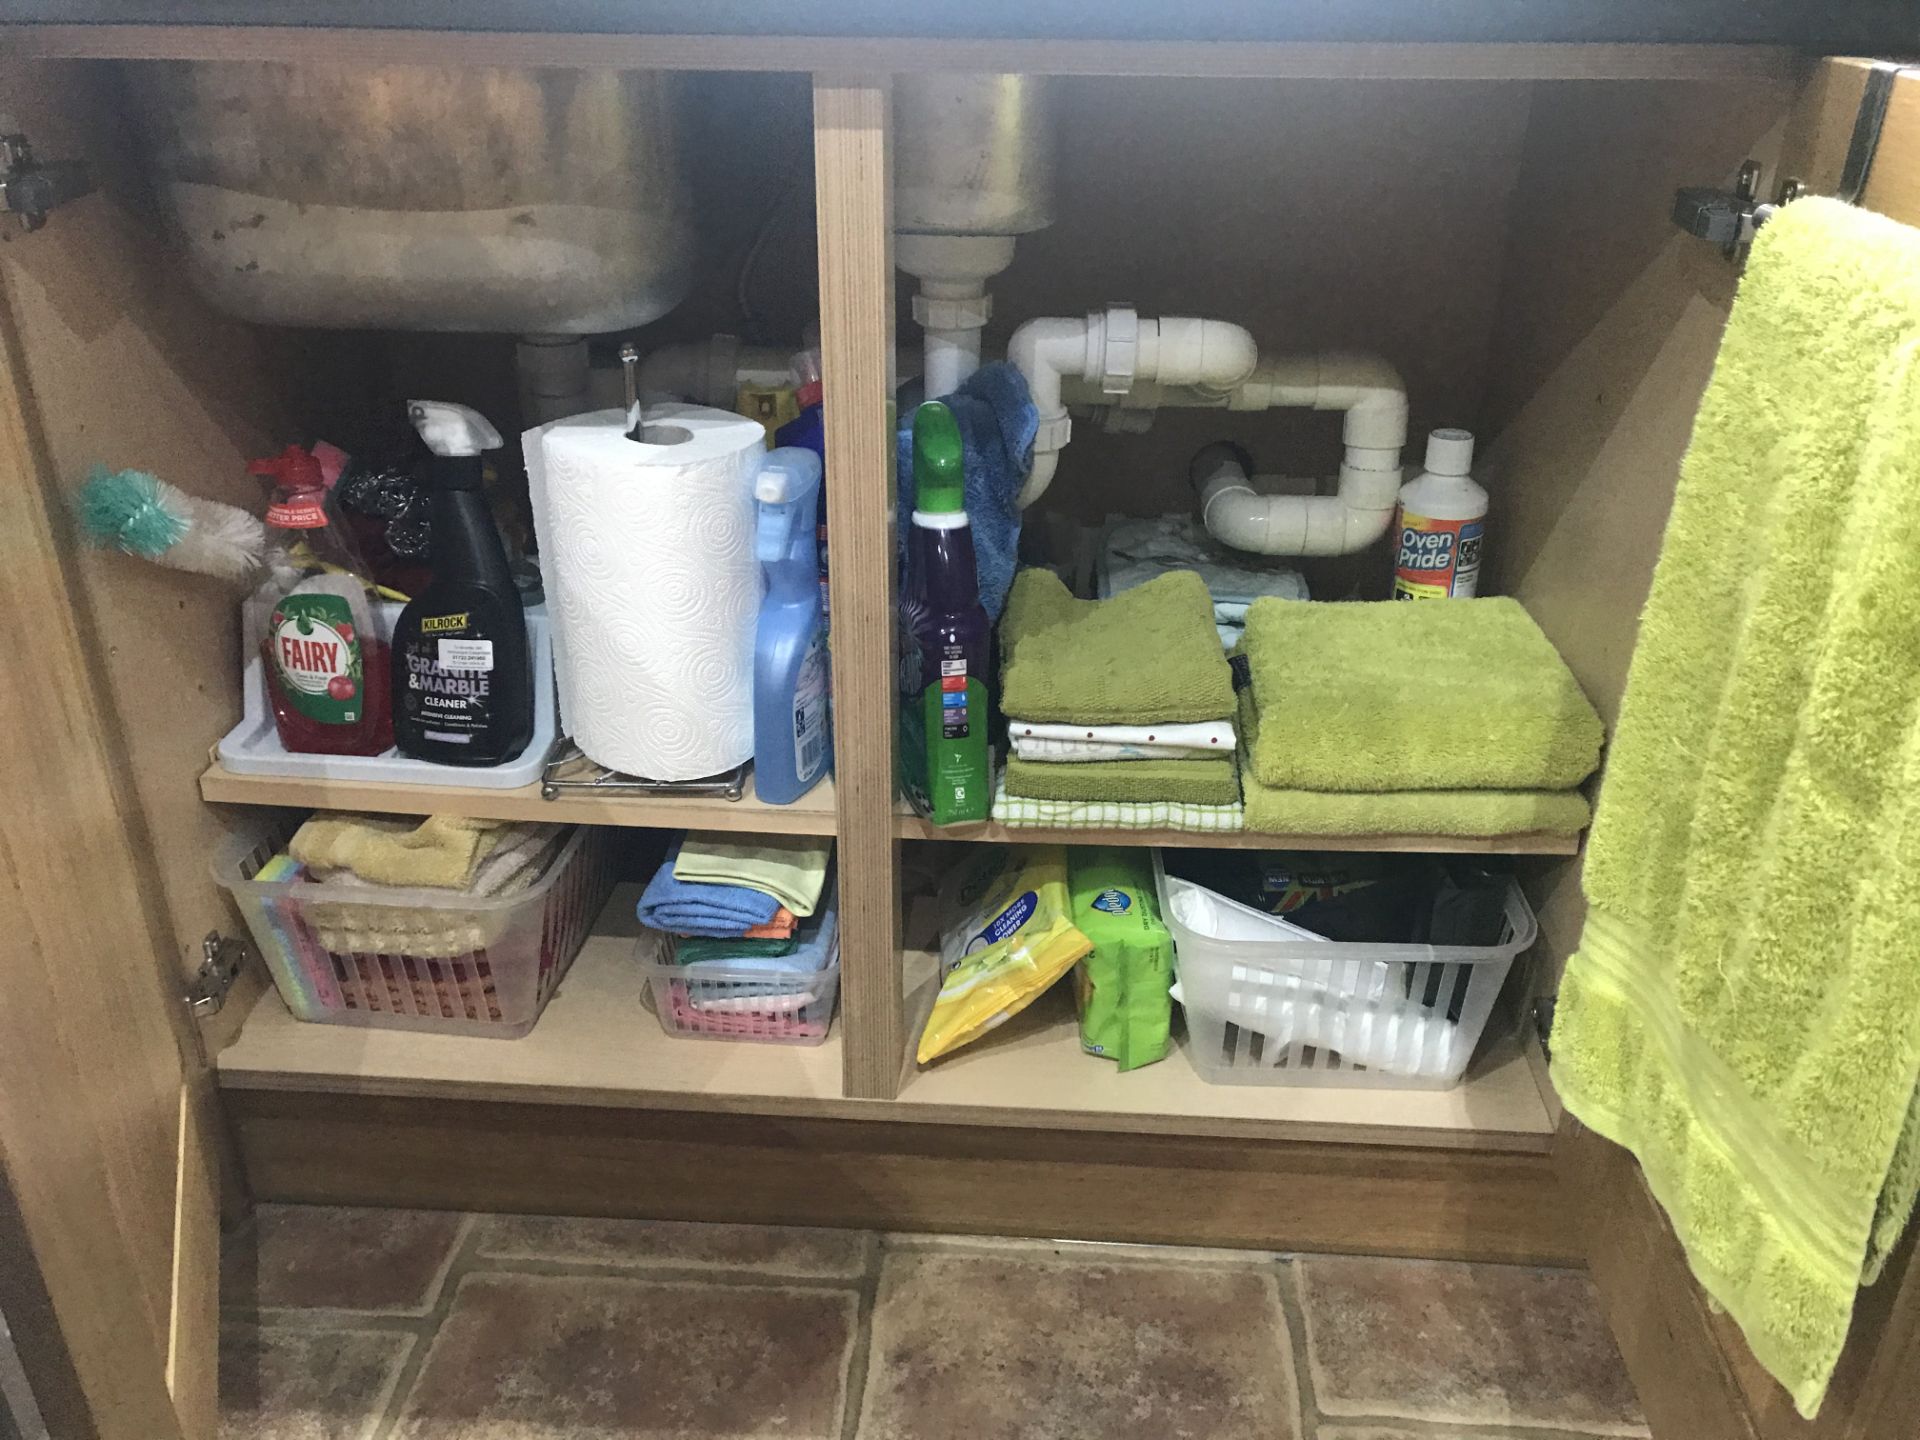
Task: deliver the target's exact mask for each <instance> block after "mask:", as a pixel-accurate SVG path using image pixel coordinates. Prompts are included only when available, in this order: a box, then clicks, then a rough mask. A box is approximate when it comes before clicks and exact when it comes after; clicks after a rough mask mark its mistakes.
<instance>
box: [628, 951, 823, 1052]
mask: <svg viewBox="0 0 1920 1440" xmlns="http://www.w3.org/2000/svg"><path fill="white" fill-rule="evenodd" d="M637 955H638V959H639V964H640V973H641V976H642V978H644V979H645V980H646V982H647V988H648V989H649V990H650V991H651V992H652V999H653V1010H654V1013H655V1014H656V1015H658V1016H659V1017H660V1028H661V1029H662V1030H665V1031H666V1032H667V1034H669V1035H674V1036H678V1037H681V1038H683V1039H706V1040H757V1041H762V1042H765V1043H767V1044H773V1045H819V1044H823V1043H824V1042H825V1041H826V1038H827V1031H828V1030H829V1029H830V1028H831V1027H832V1025H833V1006H834V1002H835V1001H836V1000H837V999H838V998H839V996H840V954H839V950H838V947H837V946H836V947H835V951H834V955H833V958H832V959H831V960H830V961H828V963H827V964H826V965H825V966H823V967H822V968H820V969H818V970H808V971H777V970H769V969H764V968H753V967H748V966H740V965H721V964H718V963H715V962H711V961H703V962H702V963H701V964H699V965H680V964H676V963H675V961H674V959H673V947H672V942H671V940H670V939H669V938H668V937H667V936H665V935H663V934H661V933H660V932H659V931H649V932H647V933H646V934H644V935H642V936H641V937H640V941H639V945H638V947H637Z"/></svg>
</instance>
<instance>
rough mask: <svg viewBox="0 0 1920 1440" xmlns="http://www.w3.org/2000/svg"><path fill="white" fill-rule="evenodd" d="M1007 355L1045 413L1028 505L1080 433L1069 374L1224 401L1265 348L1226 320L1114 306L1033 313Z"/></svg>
mask: <svg viewBox="0 0 1920 1440" xmlns="http://www.w3.org/2000/svg"><path fill="white" fill-rule="evenodd" d="M1007 359H1008V360H1010V361H1011V362H1012V363H1013V365H1014V367H1015V368H1016V369H1018V370H1019V371H1020V373H1021V374H1022V375H1024V376H1025V377H1026V380H1027V389H1028V391H1029V392H1030V394H1031V395H1032V398H1033V404H1034V408H1035V409H1036V410H1038V411H1039V412H1040V429H1039V432H1038V434H1036V435H1035V437H1034V442H1033V466H1032V468H1031V469H1030V470H1029V471H1028V472H1027V483H1026V485H1025V486H1024V487H1023V488H1022V489H1021V491H1020V496H1019V504H1020V505H1022V506H1027V505H1031V504H1032V503H1033V502H1034V501H1036V500H1038V499H1039V498H1040V497H1041V496H1042V495H1043V494H1045V493H1046V489H1047V486H1048V485H1050V484H1052V483H1053V475H1054V471H1055V470H1056V469H1058V468H1059V464H1060V452H1061V450H1063V449H1065V448H1066V444H1067V441H1068V440H1069V439H1071V438H1072V435H1073V421H1072V420H1071V418H1070V417H1069V416H1068V414H1067V407H1066V402H1065V399H1064V398H1063V393H1062V384H1063V381H1064V380H1065V379H1066V378H1067V377H1069V376H1077V377H1079V378H1081V379H1083V380H1086V381H1088V382H1090V383H1093V384H1097V385H1098V386H1099V387H1100V393H1102V394H1104V395H1106V396H1108V397H1114V396H1119V395H1125V394H1127V393H1128V392H1129V391H1131V390H1132V389H1133V388H1134V386H1135V384H1136V383H1138V382H1153V383H1155V384H1158V385H1161V386H1177V387H1183V388H1191V389H1192V390H1193V391H1195V392H1196V393H1198V394H1202V395H1207V396H1213V397H1218V398H1216V399H1213V400H1211V401H1203V402H1201V403H1213V404H1224V403H1226V397H1227V396H1228V395H1230V394H1231V393H1232V392H1233V391H1234V389H1235V388H1236V387H1238V386H1240V385H1242V384H1243V383H1245V382H1246V381H1247V380H1248V379H1249V378H1251V376H1252V375H1253V373H1254V365H1255V362H1256V361H1257V360H1258V359H1259V347H1258V346H1256V345H1255V344H1254V340H1253V336H1252V335H1250V334H1248V333H1247V331H1246V330H1245V329H1243V328H1242V327H1240V326H1238V325H1234V324H1230V323H1228V322H1227V321H1225V320H1196V319H1192V318H1189V317H1187V316H1175V315H1170V316H1164V317H1162V318H1161V319H1158V320H1142V319H1140V318H1139V316H1138V315H1137V314H1135V313H1134V311H1133V310H1131V309H1129V308H1128V307H1126V306H1124V305H1115V306H1110V307H1109V308H1108V309H1106V310H1105V311H1095V312H1094V313H1092V314H1090V315H1088V316H1087V317H1086V318H1085V319H1083V320H1074V319H1069V318H1066V317H1059V316H1050V317H1046V318H1043V319H1039V320H1029V321H1028V322H1027V323H1026V324H1024V325H1022V326H1021V327H1020V328H1019V329H1018V330H1016V331H1014V332H1013V338H1012V339H1011V340H1009V341H1008V342H1007ZM929 393H932V392H931V387H929Z"/></svg>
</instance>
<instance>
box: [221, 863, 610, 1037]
mask: <svg viewBox="0 0 1920 1440" xmlns="http://www.w3.org/2000/svg"><path fill="white" fill-rule="evenodd" d="M289 834H290V829H289V827H284V826H283V827H280V828H279V829H278V830H274V831H267V832H261V831H254V832H252V833H251V834H243V835H239V836H236V837H234V838H233V839H232V840H231V841H229V842H228V845H227V846H226V848H225V849H224V850H223V852H222V853H221V854H220V856H219V857H218V858H217V859H216V860H215V861H214V866H213V873H214V878H215V879H216V880H217V881H219V883H220V884H222V885H224V886H225V887H226V888H227V889H228V890H229V891H231V892H232V894H233V898H234V900H235V901H236V902H237V903H238V904H239V906H240V910H241V913H242V914H243V915H244V916H245V917H246V921H247V928H248V929H249V930H250V931H251V932H252V934H253V939H254V943H255V944H256V945H257V946H258V947H259V949H260V953H261V955H262V956H264V957H265V959H266V961H267V967H268V969H270V970H271V971H272V972H273V979H274V985H275V986H276V988H278V990H279V991H280V998H281V999H282V1000H284V1001H285V1002H286V1005H287V1009H288V1010H290V1011H292V1012H293V1014H294V1015H295V1016H296V1017H298V1018H299V1019H301V1020H311V1021H316V1022H318V1023H321V1024H328V1025H363V1026H372V1027H377V1028H385V1029H390V1030H427V1031H439V1032H443V1033H448V1034H457V1035H485V1036H490V1037H494V1038H498V1039H512V1038H514V1037H517V1036H521V1035H524V1034H526V1033H527V1032H528V1031H529V1030H531V1029H532V1028H533V1025H534V1022H535V1021H536V1020H538V1019H539V1018H540V1012H541V1011H542V1010H544V1009H545V1008H546V1004H547V1001H548V1000H549V999H551V998H552V996H553V992H554V991H555V990H556V989H557V988H558V987H559V985H560V981H561V980H562V979H563V978H564V977H565V975H566V973H567V969H568V967H569V966H571V965H572V964H573V959H574V956H576V955H578V954H579V953H580V947H581V946H582V945H583V944H585V943H586V938H587V935H588V933H589V932H590V931H591V929H592V928H593V922H594V919H595V918H596V917H597V916H598V915H599V913H600V907H601V906H602V905H604V904H605V903H606V899H607V895H608V893H609V892H610V891H611V890H612V888H613V866H612V857H611V848H610V847H609V845H608V844H607V839H606V836H605V834H604V832H602V831H599V830H596V829H594V828H593V827H591V826H586V825H582V826H578V827H576V828H575V830H574V831H573V833H572V835H571V836H570V837H568V838H567V839H566V840H565V841H564V842H563V844H562V846H561V849H560V852H559V854H558V855H556V856H555V857H554V859H553V861H552V863H551V864H549V865H548V866H547V869H546V873H545V874H543V875H542V876H541V877H540V878H539V879H538V880H536V881H535V882H534V883H533V884H532V885H531V886H529V887H528V888H527V889H525V890H522V891H519V892H518V893H516V894H512V895H504V896H497V897H494V896H473V895H449V894H448V893H447V892H446V891H444V890H425V889H421V890H389V891H383V892H382V893H381V895H380V898H379V900H378V902H374V901H371V900H354V899H351V898H347V897H350V896H351V895H352V894H353V892H352V891H350V890H349V891H345V892H343V891H342V890H341V889H340V888H339V887H337V886H328V885H318V884H315V883H313V882H312V881H307V880H268V881H262V880H256V879H255V878H254V876H255V875H257V874H258V873H259V871H260V868H261V867H262V866H263V865H265V864H266V863H267V862H268V861H269V860H271V859H272V858H273V857H274V856H275V855H276V854H279V853H282V852H283V851H284V849H285V846H286V841H287V838H288V836H289ZM409 931H412V932H414V933H417V934H418V935H420V936H421V937H422V938H421V940H420V942H419V943H418V945H417V946H416V947H415V948H413V949H410V948H409V947H408V946H407V945H406V944H405V943H404V939H405V936H406V935H407V934H408V933H409ZM322 935H325V936H326V937H327V939H326V940H325V941H323V940H322V938H321V937H322ZM356 935H364V936H365V937H366V938H367V940H368V945H367V947H366V948H362V947H360V946H357V945H353V944H350V943H344V942H349V941H351V940H352V939H353V938H354V937H355V936H356ZM427 937H432V940H433V943H429V940H428V938H427ZM448 937H453V940H452V942H451V943H450V942H449V940H448ZM396 939H398V940H399V941H400V942H401V943H395V942H396ZM330 945H331V946H333V947H337V948H329V947H330ZM422 952H424V953H422Z"/></svg>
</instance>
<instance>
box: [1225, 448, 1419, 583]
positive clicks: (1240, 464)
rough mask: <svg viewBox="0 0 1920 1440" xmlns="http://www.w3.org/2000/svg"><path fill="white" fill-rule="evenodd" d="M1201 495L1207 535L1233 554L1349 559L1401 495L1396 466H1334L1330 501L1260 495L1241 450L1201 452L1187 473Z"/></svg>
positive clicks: (1385, 521) (1382, 527) (1376, 532)
mask: <svg viewBox="0 0 1920 1440" xmlns="http://www.w3.org/2000/svg"><path fill="white" fill-rule="evenodd" d="M1187 473H1188V476H1189V477H1190V478H1191V479H1192V481H1193V484H1194V488H1196V489H1197V490H1199V492H1200V506H1201V516H1202V519H1203V521H1204V523H1205V525H1206V527H1207V533H1208V534H1209V535H1211V536H1213V538H1214V539H1216V540H1218V541H1220V542H1221V543H1222V544H1225V545H1231V546H1232V547H1233V548H1234V549H1236V550H1250V551H1253V552H1254V553H1256V554H1260V555H1350V554H1352V553H1353V552H1354V551H1355V550H1364V549H1366V547H1367V546H1369V545H1371V544H1372V543H1373V542H1374V541H1376V540H1378V539H1379V538H1380V537H1381V536H1382V535H1384V534H1385V533H1386V530H1387V526H1388V525H1389V524H1390V523H1391V522H1392V520H1393V511H1394V505H1395V504H1396V502H1397V501H1398V499H1399V496H1400V467H1399V465H1397V464H1396V465H1395V466H1394V467H1393V468H1392V469H1391V470H1356V469H1350V468H1348V467H1347V466H1345V465H1343V466H1341V467H1340V482H1339V489H1338V491H1337V493H1335V494H1332V495H1262V494H1260V493H1259V492H1258V491H1256V490H1255V489H1254V488H1253V483H1252V480H1251V478H1250V477H1249V476H1248V474H1247V469H1246V463H1245V457H1244V456H1243V455H1242V453H1241V451H1240V448H1239V447H1238V446H1236V445H1231V444H1228V443H1227V442H1225V441H1216V442H1215V443H1213V444H1211V445H1207V446H1203V447H1202V448H1201V450H1200V451H1199V453H1198V454H1196V455H1195V456H1194V457H1193V462H1192V464H1191V465H1190V466H1189V467H1188V471H1187Z"/></svg>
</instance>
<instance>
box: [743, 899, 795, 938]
mask: <svg viewBox="0 0 1920 1440" xmlns="http://www.w3.org/2000/svg"><path fill="white" fill-rule="evenodd" d="M799 928H800V922H799V921H798V920H796V919H794V917H793V912H792V911H791V910H789V909H787V907H786V906H784V905H782V906H781V907H780V908H779V909H778V910H776V911H774V912H773V919H771V920H769V921H768V922H767V923H766V924H764V925H752V926H749V927H748V928H747V929H746V930H744V931H743V932H741V938H742V939H745V940H791V939H792V938H793V933H794V931H796V930H798V929H799Z"/></svg>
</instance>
